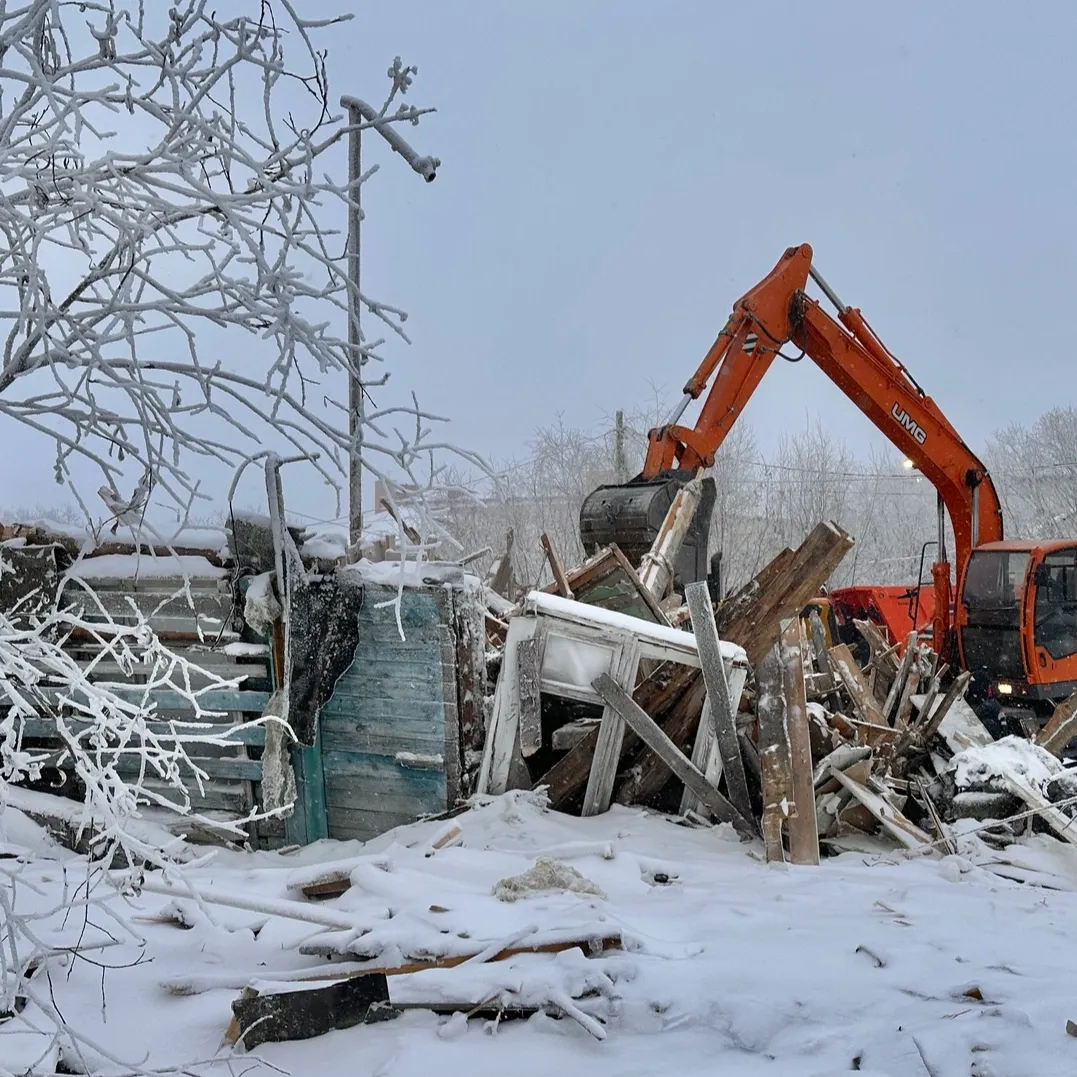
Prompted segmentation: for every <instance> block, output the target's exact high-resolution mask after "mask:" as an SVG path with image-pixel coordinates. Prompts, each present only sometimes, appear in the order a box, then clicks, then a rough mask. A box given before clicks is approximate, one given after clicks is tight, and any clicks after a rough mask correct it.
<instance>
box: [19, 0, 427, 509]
mask: <svg viewBox="0 0 1077 1077" xmlns="http://www.w3.org/2000/svg"><path fill="white" fill-rule="evenodd" d="M305 8H306V5H304V4H296V3H294V2H293V0H231V2H223V3H221V2H214V3H210V2H209V0H181V2H178V3H175V4H169V5H166V4H164V3H160V4H158V3H152V4H146V3H145V2H139V3H130V4H121V3H118V2H116V0H107V2H80V3H77V4H76V3H66V2H60V0H28V2H26V3H24V4H21V5H12V4H4V5H2V6H0V57H2V59H3V64H2V68H3V76H2V78H0V297H2V299H0V304H2V305H0V310H2V312H3V313H2V319H3V323H4V324H3V336H2V340H3V344H2V347H3V351H2V355H0V417H3V418H4V419H6V420H8V421H14V422H18V423H20V424H22V425H23V426H24V427H26V428H29V429H30V430H33V431H36V432H38V433H39V434H40V435H42V436H43V437H44V438H47V439H48V441H47V442H42V445H43V446H45V445H47V444H48V443H49V442H51V444H52V446H53V451H54V456H55V475H56V479H57V481H58V482H61V483H66V484H68V485H70V486H71V492H72V494H73V495H74V496H75V497H76V498H78V499H79V501H80V502H81V503H82V504H83V506H84V507H85V508H87V511H88V512H89V510H90V508H92V509H93V510H94V512H97V511H99V510H100V505H99V504H98V503H97V501H96V498H95V499H94V501H93V504H92V505H87V501H86V490H85V488H84V481H76V480H79V479H84V476H85V469H80V468H79V467H78V466H77V465H76V461H78V460H81V461H84V462H88V463H90V464H92V465H93V467H94V468H96V469H97V470H98V471H99V473H100V476H101V479H102V480H103V487H102V489H101V496H102V498H104V500H105V502H106V504H107V505H108V507H109V513H110V515H112V516H115V515H122V514H124V513H125V512H127V513H128V514H129V515H130V514H132V513H133V514H134V515H135V516H136V517H137V516H139V515H140V514H141V510H142V507H143V506H144V504H145V502H146V499H147V496H148V493H149V491H151V490H152V491H153V494H154V497H155V498H165V499H168V500H171V501H173V502H176V503H179V504H180V505H183V506H189V505H190V504H191V502H192V500H193V499H194V498H195V497H196V496H199V491H198V487H199V473H198V472H199V465H201V466H202V467H203V468H204V467H205V464H206V462H207V461H209V462H214V463H215V464H217V465H220V464H223V465H226V466H228V467H234V466H236V465H238V464H241V463H242V462H243V460H245V459H246V458H248V457H250V456H251V455H252V454H256V453H257V452H259V451H260V449H261V448H262V446H263V442H264V443H265V444H266V445H267V446H273V447H276V448H278V449H280V450H281V451H282V452H285V453H286V454H293V455H294V454H298V455H306V456H309V457H310V458H311V459H312V460H314V466H315V467H316V468H317V469H318V470H319V471H320V472H321V474H322V476H323V477H324V479H325V480H326V481H327V482H329V483H330V484H332V485H334V486H336V487H337V488H338V489H339V487H340V480H341V477H342V474H343V472H344V471H345V470H346V466H347V457H348V453H349V450H350V449H351V448H352V442H351V436H350V434H349V423H348V416H347V414H346V411H347V409H346V407H344V406H342V405H340V404H339V403H336V402H337V401H340V400H343V399H346V393H345V392H344V391H343V389H344V386H345V385H346V380H347V377H348V376H349V375H351V374H353V373H356V372H357V371H359V369H360V367H361V366H362V365H364V364H365V363H367V362H378V361H379V360H380V359H381V358H382V356H381V353H380V351H379V348H380V346H381V344H382V343H383V342H384V338H385V334H392V335H396V336H398V337H404V331H403V322H404V320H405V317H406V315H405V314H404V312H402V311H400V310H398V309H396V308H395V307H392V306H390V305H388V304H386V303H384V302H381V301H379V300H377V299H375V298H373V297H371V296H370V295H363V296H362V297H361V305H362V309H363V310H364V311H365V312H367V313H368V314H369V316H370V317H369V318H368V319H367V320H366V321H365V323H364V324H365V325H368V326H373V325H379V326H380V327H381V329H382V331H383V332H382V333H381V334H380V335H378V339H373V338H370V337H368V338H367V339H365V340H364V341H363V342H362V343H361V344H360V345H358V346H355V345H349V344H348V312H349V287H350V285H349V279H348V272H347V269H348V267H347V264H346V249H345V248H346V228H345V227H344V226H345V222H346V210H347V206H348V203H349V201H350V198H351V194H350V192H349V187H348V181H347V175H346V165H345V159H344V155H343V152H342V151H341V152H338V153H337V154H336V155H335V156H333V157H332V158H330V157H328V156H327V154H329V152H330V151H331V150H332V149H333V147H334V146H337V145H338V144H339V143H340V140H341V139H342V136H343V135H345V133H346V132H347V130H348V128H347V127H346V115H345V114H343V113H342V110H341V109H339V108H337V107H336V105H335V102H334V100H333V98H332V97H331V94H330V90H329V84H328V79H327V75H326V67H325V57H326V54H325V52H324V51H322V47H323V46H324V41H325V38H326V36H327V35H326V33H325V32H326V30H327V29H328V28H329V27H330V26H331V25H332V24H333V23H334V22H336V21H338V20H326V19H321V20H316V21H315V20H311V19H308V18H305V17H304V15H303V12H304V9H305ZM319 34H320V35H321V37H320V38H319V36H318V35H319ZM285 46H287V50H286V48H285ZM413 76H414V69H413V68H411V67H408V66H405V65H403V64H401V63H400V61H399V60H397V61H396V62H394V63H393V64H392V65H391V66H390V68H389V84H388V88H387V92H386V95H385V98H384V104H383V107H382V108H381V111H380V114H379V115H378V116H377V117H375V120H373V121H370V122H364V124H363V125H362V126H364V127H370V126H372V125H375V124H376V125H379V126H382V127H386V126H392V125H401V124H406V125H411V124H416V123H418V122H419V119H420V117H421V116H422V115H423V114H424V113H425V112H428V111H430V110H428V109H423V108H418V107H415V106H412V105H410V104H406V103H404V100H403V99H404V95H405V94H407V92H408V90H409V89H410V87H411V83H412V79H413ZM371 171H374V170H373V169H372V170H371ZM368 176H369V173H368V174H367V177H364V178H368ZM405 339H406V338H405ZM379 380H380V379H379ZM364 419H365V429H363V430H362V431H361V438H360V439H359V441H360V442H361V447H362V452H363V454H364V457H365V466H367V467H368V468H369V469H371V470H373V471H374V472H375V473H378V474H380V473H382V472H384V471H386V470H389V469H390V468H394V469H396V471H397V473H399V471H400V470H403V471H404V472H406V473H408V477H409V479H410V481H412V482H420V483H421V482H422V480H423V474H429V468H428V467H427V466H426V465H427V462H428V456H427V455H426V454H427V452H428V451H429V450H431V449H432V448H433V447H434V446H433V445H432V444H430V443H429V442H430V431H429V427H430V422H429V417H428V416H425V415H423V413H421V412H420V410H419V409H418V407H417V406H407V407H403V408H393V409H390V410H388V411H381V412H379V411H378V410H377V409H375V408H373V407H369V406H368V408H367V409H366V415H365V416H364ZM401 419H404V420H406V423H405V424H399V423H398V420H401ZM405 425H406V429H405ZM30 443H31V444H34V442H33V441H32V440H31V442H30ZM420 464H421V465H423V466H422V467H420ZM94 488H96V484H95V487H94ZM202 496H205V495H202Z"/></svg>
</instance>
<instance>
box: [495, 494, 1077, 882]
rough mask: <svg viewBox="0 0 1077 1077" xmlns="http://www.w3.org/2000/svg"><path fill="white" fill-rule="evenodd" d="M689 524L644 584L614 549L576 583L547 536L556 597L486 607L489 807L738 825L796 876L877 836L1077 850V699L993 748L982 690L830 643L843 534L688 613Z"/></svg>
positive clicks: (821, 537) (873, 634) (863, 643)
mask: <svg viewBox="0 0 1077 1077" xmlns="http://www.w3.org/2000/svg"><path fill="white" fill-rule="evenodd" d="M679 508H681V507H680V506H678V505H677V504H676V503H675V504H674V506H673V507H672V508H671V509H670V515H669V517H667V520H666V524H665V525H664V527H663V529H662V533H661V534H660V535H659V537H658V539H657V540H656V542H655V546H654V548H653V549H652V551H651V553H650V554H648V555H647V557H645V558H644V559H643V562H642V563H641V564H640V566H639V570H638V571H637V570H636V568H635V567H634V566H632V565H631V564H629V562H628V561H627V559H626V558H625V557H624V555H623V554H622V553H621V551H620V550H619V549H618V548H617V547H615V546H611V547H609V548H607V549H604V550H601V551H599V552H598V553H597V554H596V555H594V556H593V557H591V558H590V559H589V560H587V561H586V562H585V563H584V564H582V565H580V566H579V567H577V568H575V569H572V570H570V571H566V570H565V569H564V568H563V567H562V565H561V564H560V561H559V559H558V558H557V556H556V553H555V551H554V549H553V547H552V545H551V543H550V542H549V539H548V538H547V537H546V536H543V546H544V547H545V549H546V553H547V557H548V560H549V563H550V567H551V570H552V572H551V574H552V576H553V578H554V583H552V584H551V585H550V586H549V587H547V588H546V589H545V590H544V591H531V592H529V593H527V594H526V595H524V596H522V597H521V598H520V599H519V601H517V602H516V603H515V604H510V603H508V602H507V601H498V600H496V599H494V600H492V602H491V606H490V610H489V612H488V616H487V630H488V645H489V648H490V651H489V672H490V683H491V684H493V683H496V686H497V687H496V692H495V694H494V697H493V699H492V701H491V704H490V707H489V712H490V713H489V722H488V728H487V735H486V743H485V751H484V753H483V756H482V759H481V762H479V763H478V770H477V773H476V774H475V775H474V783H475V789H476V791H477V792H480V793H491V794H499V793H503V792H505V791H506V790H508V789H529V788H530V789H536V790H539V789H541V790H544V791H545V792H546V793H547V795H548V797H549V800H550V803H551V805H552V806H553V807H555V808H558V809H560V810H563V811H569V812H578V813H579V814H582V815H584V816H589V815H595V814H598V813H601V812H603V811H606V810H607V809H608V808H609V806H610V804H611V802H619V803H622V804H640V805H648V806H653V807H656V808H659V809H662V810H666V811H669V812H672V813H676V814H680V815H681V816H682V817H684V819H685V820H686V821H688V822H689V823H692V822H695V823H697V824H698V823H702V822H710V821H713V820H717V821H720V822H730V823H732V824H733V825H734V826H735V827H736V828H737V829H738V831H740V832H741V833H742V834H743V835H745V836H759V837H762V839H763V841H764V844H765V847H766V856H767V859H768V860H770V861H775V860H788V861H790V862H792V863H799V864H812V863H818V862H819V859H820V853H821V851H822V853H823V854H824V855H825V854H827V853H831V852H840V851H842V850H843V849H847V848H850V847H855V846H856V843H857V842H858V841H859V840H860V839H861V838H862V837H863V836H864V835H877V836H880V837H883V838H885V839H888V840H890V841H894V842H897V843H898V844H900V845H901V846H904V847H905V848H907V849H910V850H922V851H924V852H930V851H932V850H939V851H940V852H942V853H946V852H955V851H956V848H957V846H956V844H955V840H954V836H953V834H952V833H951V830H950V824H952V823H954V821H955V820H957V819H959V818H974V819H977V820H981V821H984V820H987V821H988V822H986V823H984V825H983V826H982V827H980V831H981V832H982V833H983V834H984V836H985V838H986V839H987V840H992V839H994V840H995V841H998V842H1005V841H1007V840H1012V839H1013V837H1014V836H1015V834H1016V833H1017V832H1018V830H1020V829H1022V827H1020V826H1018V827H1017V829H1015V824H1023V826H1024V828H1031V827H1032V826H1037V827H1040V828H1043V827H1047V828H1049V829H1051V830H1052V831H1054V832H1055V833H1056V834H1057V835H1058V836H1060V837H1061V838H1063V839H1064V840H1066V841H1070V842H1073V843H1075V844H1077V832H1075V828H1073V827H1072V825H1071V823H1072V819H1071V815H1072V813H1073V810H1074V809H1073V807H1072V805H1073V804H1074V803H1075V802H1077V797H1075V796H1073V795H1072V794H1073V792H1074V791H1075V790H1074V788H1073V785H1072V780H1071V778H1070V777H1069V774H1068V772H1067V771H1066V770H1065V768H1064V766H1063V765H1062V763H1061V762H1060V761H1059V758H1058V755H1059V754H1060V753H1061V751H1062V749H1063V748H1064V747H1065V745H1066V744H1067V743H1068V742H1069V741H1070V740H1071V739H1072V738H1073V736H1074V735H1075V733H1077V697H1075V698H1074V699H1073V700H1070V701H1067V702H1066V703H1064V704H1062V705H1060V706H1059V707H1058V709H1057V711H1056V714H1055V715H1054V717H1053V718H1052V719H1051V721H1050V723H1049V724H1048V725H1047V726H1046V727H1045V728H1044V729H1043V730H1042V732H1040V733H1038V734H1037V735H1036V738H1035V740H1033V741H1031V742H1030V741H1026V740H1023V739H1019V738H1012V737H1010V738H1007V739H1006V740H1004V741H1001V742H998V743H996V742H995V741H994V740H993V738H992V736H991V735H990V734H989V733H988V731H987V730H986V729H985V727H984V726H983V724H982V723H981V722H980V720H979V719H978V718H977V716H976V713H975V712H974V710H973V709H972V707H971V706H970V705H969V703H968V702H967V701H966V700H965V692H966V689H967V687H968V683H969V674H967V673H960V674H955V673H953V672H952V671H950V670H949V669H948V667H946V666H945V665H940V662H939V659H938V656H937V655H936V654H935V653H934V652H933V651H932V650H931V649H930V648H929V647H927V646H926V645H925V644H923V643H922V642H920V641H919V640H918V639H917V636H916V634H915V633H913V634H911V635H910V636H909V638H908V639H905V640H900V641H890V640H888V639H886V638H885V637H884V636H883V634H882V633H881V632H880V630H879V628H878V627H877V626H876V625H874V624H873V623H871V622H867V621H855V622H854V623H853V625H851V626H846V628H847V631H848V633H849V635H850V636H851V637H852V638H851V639H850V640H849V641H848V642H839V641H837V640H836V639H834V638H832V636H831V626H828V625H827V624H825V623H824V619H823V618H821V617H820V616H819V612H818V610H817V609H813V607H812V599H813V598H814V596H816V595H818V594H819V593H820V591H821V589H822V588H823V585H824V583H825V581H826V580H827V578H828V577H829V576H830V575H831V574H832V573H833V572H834V570H835V569H836V568H837V566H838V564H839V563H840V562H841V560H842V558H843V557H844V556H845V554H846V553H847V551H848V550H849V549H850V548H851V546H852V544H853V543H852V539H851V538H850V537H849V536H848V535H847V534H846V533H845V532H844V531H843V530H842V529H841V528H840V527H838V526H837V525H835V524H825V523H824V524H820V525H819V526H817V527H816V528H815V529H814V530H813V531H812V532H811V534H810V535H809V536H808V537H807V539H806V540H805V541H804V543H803V544H802V545H801V546H800V547H799V548H798V549H796V550H784V551H783V552H782V553H781V554H779V556H778V557H776V558H775V559H774V560H773V561H772V562H771V563H770V564H769V565H767V567H766V568H764V569H763V570H762V572H760V573H759V575H758V576H757V577H756V578H755V579H754V580H752V581H751V582H750V583H749V584H748V585H747V586H745V587H743V588H742V589H741V590H740V591H738V592H736V593H734V594H732V595H730V596H728V597H726V598H725V599H724V600H721V601H715V597H714V596H713V595H712V594H711V593H710V592H709V591H708V585H707V584H706V583H698V584H689V585H688V587H687V588H686V589H685V594H684V596H683V599H682V597H681V596H679V595H676V594H673V593H672V582H673V573H672V570H671V568H670V566H671V565H672V563H673V557H674V556H675V552H676V542H675V540H676V536H677V534H678V531H679V532H680V533H683V526H680V528H679V527H678V520H677V513H678V510H679ZM681 524H682V525H683V521H681ZM671 536H672V541H671ZM809 611H810V612H809ZM854 652H855V655H854ZM858 658H859V661H858Z"/></svg>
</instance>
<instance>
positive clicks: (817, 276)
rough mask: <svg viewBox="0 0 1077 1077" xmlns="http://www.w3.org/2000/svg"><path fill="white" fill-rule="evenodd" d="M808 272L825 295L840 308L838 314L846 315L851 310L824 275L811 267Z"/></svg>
mask: <svg viewBox="0 0 1077 1077" xmlns="http://www.w3.org/2000/svg"><path fill="white" fill-rule="evenodd" d="M808 272H809V273H810V274H811V279H812V280H813V281H815V283H816V284H818V285H819V287H820V288H821V289H822V292H823V295H825V296H826V297H827V299H829V300H830V302H831V303H833V304H834V306H836V307H837V308H838V313H839V314H844V313H845V312H846V311H847V310H848V309H849V308H848V307H847V306H846V305H845V304H844V303H843V302H842V301H841V300H840V299H839V298H838V293H837V292H835V291H834V289H833V288H831V287H830V285H829V284H827V282H826V281H825V280H824V279H823V274H822V273H820V272H819V270H818V269H816V268H815V266H809V267H808Z"/></svg>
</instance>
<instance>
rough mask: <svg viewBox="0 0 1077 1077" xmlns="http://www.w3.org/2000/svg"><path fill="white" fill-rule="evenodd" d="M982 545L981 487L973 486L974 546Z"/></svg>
mask: <svg viewBox="0 0 1077 1077" xmlns="http://www.w3.org/2000/svg"><path fill="white" fill-rule="evenodd" d="M979 545H980V487H979V485H976V486H974V487H973V488H972V548H973V549H974V550H975V549H976V547H977V546H979Z"/></svg>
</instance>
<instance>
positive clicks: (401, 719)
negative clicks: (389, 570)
mask: <svg viewBox="0 0 1077 1077" xmlns="http://www.w3.org/2000/svg"><path fill="white" fill-rule="evenodd" d="M394 595H395V588H392V587H375V586H368V588H367V592H366V598H365V601H364V604H363V609H362V612H361V613H360V615H359V621H360V632H359V644H358V646H357V648H356V652H355V659H354V661H353V662H352V664H351V666H349V668H348V669H347V670H346V671H345V673H344V674H343V675H342V676H341V678H340V680H339V681H338V682H337V684H336V688H335V690H334V692H333V696H332V698H331V699H330V700H329V701H328V703H326V705H325V707H323V708H322V712H321V718H320V723H319V724H320V727H321V736H322V752H321V759H322V767H323V771H324V775H325V794H326V811H327V815H328V819H329V835H330V837H355V836H359V835H362V836H364V837H371V836H373V835H374V834H378V833H382V832H384V831H385V830H386V829H388V828H389V827H391V826H395V825H397V824H399V823H402V822H407V821H410V820H412V819H414V818H415V817H416V816H417V815H423V814H429V813H436V812H439V811H444V810H445V807H446V801H447V798H448V786H447V781H446V775H445V771H444V765H443V764H442V765H441V766H439V767H438V768H437V769H422V768H419V767H414V766H407V765H405V764H404V763H403V762H401V760H399V759H397V758H396V756H397V753H400V752H403V753H408V752H411V753H415V754H416V755H420V756H427V757H439V756H442V755H443V754H444V752H445V721H446V705H445V703H446V701H445V688H444V685H445V674H446V668H445V666H444V664H443V662H444V657H445V656H444V655H443V643H444V640H445V633H446V629H445V627H444V625H445V619H444V615H443V613H442V610H443V609H444V600H442V601H441V602H439V601H438V597H439V596H437V594H436V592H434V591H420V590H414V589H412V590H406V591H405V592H404V596H403V602H402V609H401V617H400V619H401V623H402V624H403V626H404V633H405V636H406V638H405V639H404V640H401V638H400V633H399V631H398V630H397V621H396V614H395V611H394V610H393V609H392V608H391V607H385V608H383V609H378V608H376V607H377V604H378V603H379V602H382V601H385V600H386V599H391V598H393V597H394ZM451 702H453V703H455V698H454V699H453V700H452V701H451ZM448 713H449V716H450V717H451V719H452V720H453V721H455V708H451V709H450V710H449V712H448Z"/></svg>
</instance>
